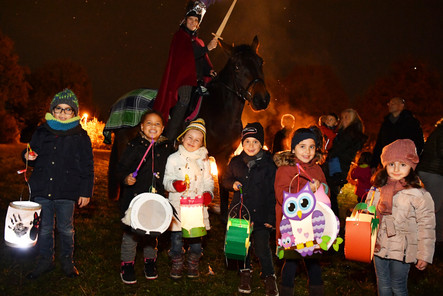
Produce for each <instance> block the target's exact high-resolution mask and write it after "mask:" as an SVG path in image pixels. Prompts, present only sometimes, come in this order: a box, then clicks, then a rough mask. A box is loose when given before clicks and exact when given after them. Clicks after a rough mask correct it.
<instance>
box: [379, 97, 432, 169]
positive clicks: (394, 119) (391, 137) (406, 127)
mask: <svg viewBox="0 0 443 296" xmlns="http://www.w3.org/2000/svg"><path fill="white" fill-rule="evenodd" d="M388 108H389V114H388V115H386V116H385V118H384V121H383V123H382V125H381V127H380V131H379V132H378V136H377V142H376V144H375V147H374V150H373V153H372V161H371V167H372V168H376V167H378V165H379V164H380V155H381V151H382V149H383V147H385V146H386V145H388V144H390V143H392V142H394V141H395V140H398V139H410V140H412V141H414V144H415V147H417V154H418V155H420V153H421V151H422V149H423V145H424V140H423V131H422V129H421V126H420V122H419V121H418V119H416V118H415V117H414V115H413V114H412V112H411V111H409V110H407V109H405V100H404V99H402V98H399V97H395V98H392V99H391V100H389V102H388Z"/></svg>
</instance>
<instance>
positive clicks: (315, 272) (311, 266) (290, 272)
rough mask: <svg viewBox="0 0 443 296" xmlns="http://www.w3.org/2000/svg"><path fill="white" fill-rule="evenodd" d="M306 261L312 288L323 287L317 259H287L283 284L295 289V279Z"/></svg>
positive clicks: (284, 266)
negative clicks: (301, 265) (300, 266)
mask: <svg viewBox="0 0 443 296" xmlns="http://www.w3.org/2000/svg"><path fill="white" fill-rule="evenodd" d="M303 261H304V263H305V265H306V269H307V270H308V278H309V285H310V286H320V285H323V280H322V278H321V267H320V263H319V262H318V260H317V259H312V258H309V259H308V258H306V259H303V260H291V259H286V260H285V263H284V265H283V268H282V271H281V284H282V286H285V287H291V288H293V287H294V279H295V275H296V274H297V268H298V267H299V264H300V263H302V262H303Z"/></svg>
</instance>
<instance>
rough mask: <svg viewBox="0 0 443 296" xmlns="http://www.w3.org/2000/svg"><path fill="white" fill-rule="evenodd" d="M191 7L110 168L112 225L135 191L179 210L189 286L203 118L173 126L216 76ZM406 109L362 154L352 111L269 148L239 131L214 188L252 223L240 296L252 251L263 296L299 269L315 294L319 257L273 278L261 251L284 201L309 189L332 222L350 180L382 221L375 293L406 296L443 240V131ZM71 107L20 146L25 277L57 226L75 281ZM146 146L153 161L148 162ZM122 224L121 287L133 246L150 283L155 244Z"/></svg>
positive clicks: (251, 129)
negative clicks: (425, 126)
mask: <svg viewBox="0 0 443 296" xmlns="http://www.w3.org/2000/svg"><path fill="white" fill-rule="evenodd" d="M195 3H197V5H195ZM195 3H194V5H193V6H192V7H190V8H189V9H188V12H187V14H186V16H185V19H184V20H183V22H182V24H181V25H180V28H179V31H178V32H177V33H176V35H175V36H174V40H173V42H172V44H171V51H170V57H169V62H168V66H167V70H166V71H165V74H164V77H163V81H162V86H161V87H160V93H159V96H160V99H159V100H156V105H154V110H150V111H147V112H146V113H145V114H144V115H143V116H142V118H141V120H140V124H139V127H140V129H139V133H138V135H137V136H136V137H135V138H134V139H132V140H131V141H130V142H129V143H128V145H127V148H126V151H125V152H124V153H123V155H122V157H121V160H120V163H119V166H118V171H119V180H120V182H121V184H122V193H121V198H120V205H121V216H122V218H124V217H125V214H126V212H127V211H128V208H129V205H130V203H131V201H132V200H133V199H134V198H135V197H136V196H137V195H139V194H141V193H144V192H156V193H158V194H160V195H163V196H165V197H168V199H169V201H170V203H171V205H172V206H173V207H174V209H175V210H176V212H177V213H176V215H175V216H174V217H173V218H172V222H171V225H170V227H169V231H170V232H171V235H170V237H171V239H170V249H169V251H168V255H169V257H170V261H171V269H170V277H171V278H173V279H180V278H181V277H182V276H183V273H184V271H185V270H186V275H187V277H190V278H196V277H199V260H200V257H201V256H202V252H203V248H202V239H203V238H204V236H205V234H206V232H207V231H209V230H210V224H209V214H208V205H209V203H211V201H212V199H213V197H214V181H213V178H212V176H211V174H210V164H209V160H208V150H207V149H206V127H205V121H204V119H201V118H199V119H197V120H194V121H191V122H190V123H189V124H188V125H187V126H186V128H185V129H184V130H180V129H179V126H180V124H181V123H182V122H183V121H184V118H185V114H186V110H187V109H188V107H189V104H192V100H193V99H194V96H195V94H197V95H205V91H206V89H205V87H204V86H205V83H207V81H208V80H209V79H211V76H213V75H214V72H213V70H212V66H211V63H210V61H209V58H208V55H207V53H208V52H209V51H211V50H213V49H214V48H215V47H216V46H217V41H216V40H215V39H213V40H211V42H209V44H208V45H207V46H205V45H204V44H203V42H202V41H201V40H200V39H198V37H197V29H198V26H199V24H200V22H201V20H202V17H203V13H204V7H202V6H201V3H200V2H199V1H197V2H195ZM198 5H200V6H198ZM179 69H181V70H179ZM172 70H174V71H172ZM405 104H406V102H405V100H404V99H402V98H399V97H395V98H392V99H391V100H390V101H389V102H388V107H389V114H388V115H387V116H386V117H385V119H384V121H383V123H382V124H381V128H380V131H379V134H378V138H377V141H376V144H375V146H374V149H373V150H372V151H369V150H368V149H367V148H365V147H367V146H365V144H367V140H368V137H367V136H366V135H365V130H364V124H363V122H362V120H361V118H360V116H359V114H358V113H357V111H356V110H354V109H345V110H343V111H342V112H341V113H340V116H337V115H336V114H335V113H329V114H325V115H324V116H321V117H320V119H319V123H318V125H313V126H310V127H305V128H300V129H297V130H295V131H294V123H295V121H296V120H297V119H296V118H295V117H294V116H292V115H291V114H285V115H284V116H283V117H282V119H281V125H282V129H281V130H280V131H279V132H278V133H277V135H276V136H275V140H274V142H273V146H272V151H268V150H265V149H264V146H265V145H264V138H265V137H264V129H263V126H262V124H261V123H260V122H253V123H247V124H246V125H245V127H244V129H243V130H242V132H241V143H242V149H243V150H242V152H241V153H240V154H239V155H237V156H235V157H233V158H232V159H231V160H230V162H229V165H228V170H227V173H226V176H225V177H224V178H223V181H222V184H221V186H223V187H224V188H226V189H227V190H230V191H232V192H233V199H232V202H231V208H232V207H233V206H234V205H236V204H238V203H242V204H243V205H244V206H245V207H246V208H248V209H249V212H250V219H251V222H252V223H253V231H252V233H251V242H252V247H251V248H250V249H249V252H248V254H247V256H246V258H245V260H244V262H242V263H240V264H239V285H238V291H239V292H240V293H251V291H252V288H251V277H252V272H253V268H252V262H253V260H251V255H252V254H254V255H255V256H256V257H257V258H258V261H259V265H260V271H261V272H260V277H261V278H262V279H263V282H264V284H265V291H266V295H293V294H294V280H295V278H296V274H297V271H298V270H299V268H300V265H301V264H305V265H306V269H307V272H308V278H309V281H308V286H309V294H310V295H324V286H323V280H322V271H321V265H320V264H319V261H318V257H315V256H313V257H312V258H311V257H309V256H308V257H304V258H301V257H299V258H296V257H287V258H284V263H283V268H282V272H281V279H280V281H279V280H278V279H277V277H276V275H275V274H276V273H275V268H274V258H273V255H272V251H271V250H272V249H273V248H274V247H275V245H277V243H278V240H279V239H280V238H281V229H280V225H281V221H282V211H283V210H282V207H283V196H284V194H285V192H297V190H299V188H301V187H303V186H305V185H306V184H309V188H310V190H311V191H312V192H313V193H316V192H317V191H318V190H320V189H321V190H324V191H325V193H326V194H327V195H328V196H329V198H330V204H331V209H332V211H333V212H334V213H335V215H336V216H337V217H338V216H339V207H338V202H337V195H338V194H339V193H340V190H341V188H342V187H343V185H344V184H345V183H347V182H349V181H351V182H354V183H355V184H356V195H357V196H358V202H365V200H366V196H367V194H368V191H369V190H373V191H375V193H374V204H375V205H376V209H377V215H378V216H379V219H380V224H379V225H380V226H379V230H378V234H377V242H376V247H375V253H374V255H375V256H374V266H375V272H376V277H377V285H378V292H379V295H391V294H392V293H394V294H395V295H406V294H407V278H408V273H409V269H410V266H411V264H413V265H415V267H416V268H417V269H419V270H424V269H425V268H426V266H427V265H428V264H431V263H432V260H433V254H434V248H435V241H436V240H437V242H443V227H442V226H443V225H442V223H443V209H442V199H443V192H442V189H441V187H440V186H439V185H440V184H441V183H442V181H443V127H442V126H443V124H442V122H441V121H440V122H439V123H438V124H437V126H436V129H435V130H434V132H433V133H432V134H431V135H430V136H429V138H428V140H427V142H426V143H424V138H423V132H422V130H421V127H420V123H419V122H418V120H417V119H416V118H415V117H414V116H413V115H412V113H411V112H410V111H409V110H407V109H405ZM171 108H172V116H171V119H170V120H169V122H168V121H167V119H168V114H169V112H170V110H171ZM78 109H79V103H78V99H77V97H76V95H75V94H74V93H73V92H72V91H71V90H69V89H65V90H63V91H61V92H60V93H57V94H56V95H55V96H54V98H53V100H52V101H51V103H50V108H49V112H48V113H47V114H46V116H45V119H46V121H45V123H44V124H42V125H41V126H40V127H38V129H37V131H36V132H35V133H34V135H33V137H32V140H31V142H30V146H31V147H32V151H31V150H29V149H25V150H24V151H23V154H22V157H23V160H24V161H26V162H27V163H28V164H29V165H30V166H33V167H34V171H33V174H32V176H31V178H30V180H29V184H30V186H31V188H32V191H31V192H32V196H31V198H32V200H34V201H35V202H38V203H39V204H41V205H42V211H41V223H40V226H39V227H40V228H39V231H40V237H39V242H38V249H39V258H38V261H37V264H36V267H35V269H34V270H33V271H32V272H30V273H29V274H28V275H27V278H29V279H35V278H38V277H39V276H41V275H42V274H43V273H45V272H48V271H50V270H52V269H53V268H54V254H55V241H54V231H55V229H57V231H58V234H59V235H58V237H59V239H60V244H59V247H60V252H59V253H60V261H61V264H62V267H63V271H64V272H65V273H66V275H67V276H68V277H77V276H78V275H79V272H78V270H77V268H76V266H75V264H74V223H73V214H74V209H75V204H78V206H79V207H84V206H86V205H88V203H89V201H90V198H91V197H92V190H93V181H94V171H93V155H92V149H91V142H90V139H89V137H88V135H87V133H86V132H85V131H84V130H83V129H82V128H81V126H80V124H79V120H80V118H79V117H78ZM150 148H152V151H155V153H154V152H152V153H147V151H148V150H149V149H150ZM209 152H210V151H209ZM300 169H301V170H302V172H304V173H301V171H300ZM135 171H136V172H137V174H134V172H135ZM423 184H424V186H423ZM371 186H373V187H372V189H371ZM356 202H357V200H356ZM190 204H191V205H193V206H198V207H199V208H201V213H200V215H201V221H200V222H201V223H200V224H199V225H197V226H195V227H194V226H190V223H189V221H187V220H186V218H185V217H184V216H185V215H182V212H181V211H182V210H181V209H182V207H183V206H184V205H190ZM294 211H295V210H294ZM297 215H301V213H297ZM54 217H56V219H54ZM341 218H344V217H341ZM54 220H55V221H56V224H55V225H54ZM122 221H123V220H122ZM436 222H437V223H436ZM122 226H123V232H122V242H121V269H120V276H121V280H122V281H123V283H125V284H134V283H136V282H137V279H136V274H135V266H134V265H135V256H136V253H137V252H136V250H137V246H141V247H142V248H143V256H144V274H145V277H146V279H148V280H155V279H157V278H158V272H157V269H156V260H157V237H156V236H151V235H144V234H140V233H139V232H135V231H134V229H132V228H131V227H130V225H127V224H125V223H122ZM274 230H275V231H274ZM274 235H275V236H274ZM274 243H275V245H274ZM184 246H187V247H188V248H187V249H185V248H184ZM252 250H253V252H252ZM278 283H279V284H278Z"/></svg>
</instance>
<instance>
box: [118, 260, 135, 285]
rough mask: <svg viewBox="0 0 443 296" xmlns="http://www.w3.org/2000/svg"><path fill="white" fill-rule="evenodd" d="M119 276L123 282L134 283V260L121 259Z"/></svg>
mask: <svg viewBox="0 0 443 296" xmlns="http://www.w3.org/2000/svg"><path fill="white" fill-rule="evenodd" d="M120 277H121V278H122V281H123V283H125V284H135V283H136V282H137V279H136V277H135V270H134V261H128V262H123V261H122V266H121V269H120Z"/></svg>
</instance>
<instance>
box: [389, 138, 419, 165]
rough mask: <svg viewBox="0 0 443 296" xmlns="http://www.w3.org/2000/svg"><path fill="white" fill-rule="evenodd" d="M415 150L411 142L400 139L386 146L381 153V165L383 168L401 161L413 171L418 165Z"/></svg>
mask: <svg viewBox="0 0 443 296" xmlns="http://www.w3.org/2000/svg"><path fill="white" fill-rule="evenodd" d="M418 160H419V159H418V155H417V149H416V148H415V144H414V142H413V141H411V140H409V139H401V140H397V141H395V142H392V143H391V144H389V145H386V146H385V147H384V148H383V151H382V153H381V164H382V165H383V167H385V166H386V165H387V164H389V163H391V162H394V161H402V162H404V163H406V164H407V165H410V166H411V167H412V169H413V170H415V167H416V166H417V164H418Z"/></svg>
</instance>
